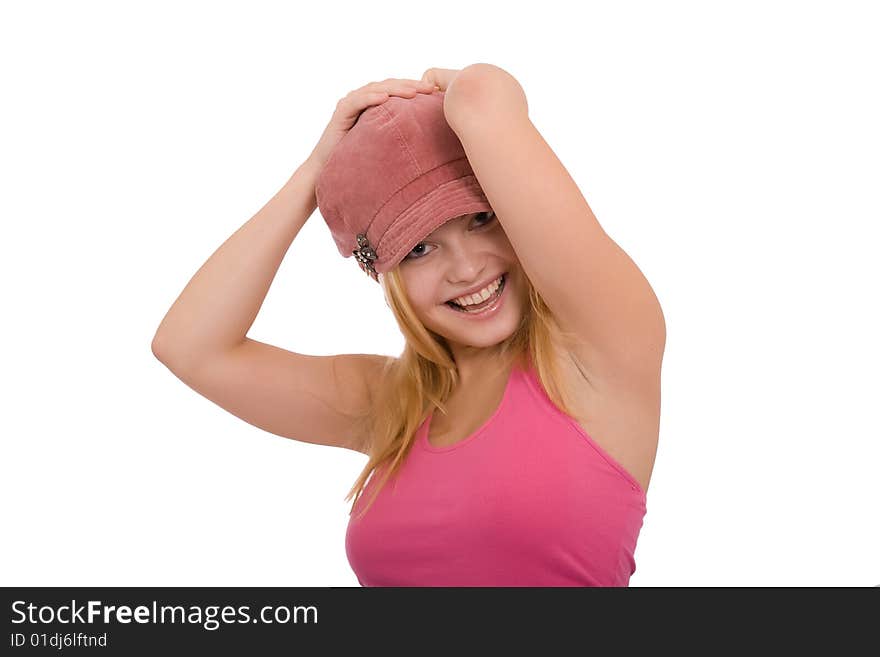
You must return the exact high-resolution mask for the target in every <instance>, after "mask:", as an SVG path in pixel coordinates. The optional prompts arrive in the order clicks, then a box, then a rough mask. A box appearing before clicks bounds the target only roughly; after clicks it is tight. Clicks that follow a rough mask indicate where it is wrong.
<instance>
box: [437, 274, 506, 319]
mask: <svg viewBox="0 0 880 657" xmlns="http://www.w3.org/2000/svg"><path fill="white" fill-rule="evenodd" d="M506 284H507V273H506V272H505V273H504V274H502V275H501V283H500V284H499V285H498V288H497V289H496V290H495V291H494V292H493V293H492V294H491V295H490V296H488V297H487V298H486V300H485V301H483V302H482V303H478V304H474V305H472V306H468V307H467V310H465V309H464V308H462V307H461V306H459V305H458V304H457V303H455V302H454V301H447V302H446V305H447V306H449V307H450V308H452V309H453V310H455V311H456V312H460V313H478V312H479V311H480V310H483V309H484V308H486V307H488V306H491V305H492V304H493V303H495V301H496V300H497V299H498V297H500V296H501V293H502V292H504V287H505V285H506Z"/></svg>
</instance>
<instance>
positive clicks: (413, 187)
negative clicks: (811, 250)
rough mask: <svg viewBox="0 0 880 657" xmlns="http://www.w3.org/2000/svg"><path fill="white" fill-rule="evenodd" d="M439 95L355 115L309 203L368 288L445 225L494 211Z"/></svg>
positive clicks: (389, 103) (395, 100)
mask: <svg viewBox="0 0 880 657" xmlns="http://www.w3.org/2000/svg"><path fill="white" fill-rule="evenodd" d="M444 97H445V93H444V92H442V91H435V92H434V93H432V94H423V93H417V94H416V95H415V97H413V98H401V97H399V96H391V97H389V98H388V100H386V101H385V102H384V103H382V104H381V105H373V106H371V107H368V108H367V109H365V110H364V111H363V112H361V114H360V116H359V117H358V119H357V121H356V122H355V124H354V126H352V128H351V129H350V130H349V131H348V132H347V133H346V134H345V135H344V136H343V137H342V139H340V141H339V143H338V144H336V147H335V148H334V149H333V152H332V153H331V154H330V158H329V159H328V160H327V162H326V164H325V165H324V168H323V169H322V170H321V172H320V174H319V176H318V181H317V185H316V187H315V195H316V198H317V201H318V209H319V210H320V212H321V216H323V217H324V220H325V221H326V222H327V226H328V227H329V228H330V232H331V234H332V235H333V239H334V240H335V241H336V246H337V248H338V249H339V253H341V254H342V255H343V256H344V257H346V258H350V257H351V256H352V255H354V256H355V257H356V258H357V261H358V264H359V265H360V268H361V269H362V270H363V271H365V272H366V273H367V274H368V275H369V276H371V277H372V278H373V280H375V281H377V282H378V280H379V277H378V274H384V273H386V272H388V271H389V270H391V269H394V267H396V266H397V265H398V264H399V263H400V262H401V261H402V260H403V259H404V258H405V257H406V255H407V254H408V253H409V252H410V251H412V249H413V248H414V247H415V246H416V245H417V244H418V243H419V242H421V241H422V240H424V239H425V238H426V237H427V236H428V235H429V234H430V233H431V232H432V231H434V230H435V229H436V228H438V227H439V226H441V225H443V224H444V223H446V222H447V221H449V220H450V219H454V218H455V217H459V216H461V215H464V214H470V213H472V212H487V211H489V210H491V209H492V206H491V205H489V201H488V199H487V198H486V195H485V194H484V193H483V190H482V188H481V187H480V183H479V182H477V178H476V176H475V175H474V172H473V169H471V165H470V163H469V162H468V160H467V157H466V156H465V153H464V148H463V147H462V145H461V142H460V141H459V139H458V136H457V135H456V134H455V132H453V130H452V128H450V127H449V124H448V123H447V122H446V117H445V115H444V114H443V99H444Z"/></svg>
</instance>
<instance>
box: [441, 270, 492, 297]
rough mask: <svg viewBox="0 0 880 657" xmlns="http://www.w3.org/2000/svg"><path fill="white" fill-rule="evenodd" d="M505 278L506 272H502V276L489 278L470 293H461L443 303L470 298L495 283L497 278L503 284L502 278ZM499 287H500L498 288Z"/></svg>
mask: <svg viewBox="0 0 880 657" xmlns="http://www.w3.org/2000/svg"><path fill="white" fill-rule="evenodd" d="M506 276H507V272H504V273H502V274H500V275H498V276H496V277H495V278H491V279H489V280H488V281H486V282H485V283H483V284H482V285H480V286H479V287H477V288H475V289H473V290H471V291H470V292H464V293H462V294H456V295H455V296H454V297H452V298H451V299H448V300H446V301H445V303H450V302H451V301H454V300H455V299H458V298H459V297H467V296H470V295H471V294H476V293H477V292H479V291H480V290H482V289H484V288H486V287H488V286H489V285H490V284H491V283H493V282H495V281H497V280H498V279H499V278H500V279H501V282H502V283H503V282H504V278H505V277H506ZM499 287H500V286H499ZM497 291H498V290H496V291H495V292H497ZM493 295H494V292H493Z"/></svg>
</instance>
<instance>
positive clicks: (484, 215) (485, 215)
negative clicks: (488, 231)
mask: <svg viewBox="0 0 880 657" xmlns="http://www.w3.org/2000/svg"><path fill="white" fill-rule="evenodd" d="M481 219H482V220H484V222H483V223H482V224H480V225H481V226H486V225H488V224H491V223H492V222H493V221H495V213H494V212H493V211H491V210H490V211H489V212H481V213H480V214H478V215H477V216H476V217H474V221H479V220H481Z"/></svg>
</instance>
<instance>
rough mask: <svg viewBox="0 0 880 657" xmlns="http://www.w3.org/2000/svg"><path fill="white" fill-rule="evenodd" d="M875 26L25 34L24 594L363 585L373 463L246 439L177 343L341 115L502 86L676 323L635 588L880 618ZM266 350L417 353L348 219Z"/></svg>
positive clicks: (776, 10) (11, 408) (446, 17)
mask: <svg viewBox="0 0 880 657" xmlns="http://www.w3.org/2000/svg"><path fill="white" fill-rule="evenodd" d="M872 4H873V3H869V2H864V3H856V2H823V3H816V2H766V1H762V2H745V3H744V2H736V3H733V2H730V3H705V2H663V3H649V2H643V3H633V2H614V3H611V2H607V3H572V2H562V1H556V2H550V1H544V2H540V3H537V4H535V3H531V2H530V3H519V4H515V3H503V4H502V3H476V2H444V3H428V4H425V3H422V4H418V3H412V2H393V3H392V2H377V3H376V2H374V3H360V2H349V3H338V2H337V3H332V2H330V3H282V2H271V3H270V2H246V3H245V2H240V3H229V2H223V3H220V2H202V3H195V2H162V3H157V2H150V3H146V2H144V3H116V2H100V3H99V2H77V3H62V2H58V3H46V2H28V3H4V4H3V8H2V10H0V61H2V62H3V64H2V87H3V91H2V96H3V101H2V103H0V113H2V116H0V118H2V121H0V131H2V134H0V137H2V141H0V143H2V146H0V151H2V153H0V167H2V170H0V176H2V177H0V180H2V182H0V185H2V194H0V213H2V226H3V236H2V239H0V243H2V246H0V249H2V252H0V255H2V258H0V267H2V274H3V277H2V280H3V321H2V324H0V331H2V336H0V337H2V341H3V358H2V361H3V364H2V370H3V377H2V384H0V385H2V386H3V389H2V392H3V415H2V417H3V424H2V445H3V454H2V460H0V468H2V470H0V475H2V476H0V482H2V483H0V495H2V505H3V506H2V518H0V521H2V526H3V540H2V542H0V551H2V555H0V556H2V558H0V580H2V584H4V585H16V586H19V585H21V586H27V585H34V586H49V585H69V586H76V585H94V586H129V585H131V586H134V585H150V586H162V585H181V586H189V585H192V586H197V585H205V586H226V585H231V586H244V585H254V586H357V580H356V578H355V576H354V573H353V572H352V571H351V569H350V567H349V564H348V561H347V559H346V555H345V548H344V538H345V530H346V525H347V522H348V511H349V508H350V503H349V502H345V501H344V499H343V498H344V497H345V495H346V493H347V492H348V490H349V488H350V487H351V485H352V484H353V483H354V480H355V477H356V476H357V474H358V473H359V472H360V470H361V468H362V467H363V466H364V465H365V463H366V456H364V455H361V454H358V453H355V452H351V451H348V450H344V449H339V448H330V447H322V446H317V445H311V444H308V443H302V442H297V441H294V440H288V439H284V438H281V437H279V436H276V435H274V434H271V433H268V432H265V431H263V430H261V429H258V428H256V427H254V426H252V425H249V424H247V423H246V422H244V421H242V420H240V419H238V418H237V417H235V416H233V415H231V414H230V413H228V412H226V411H224V410H223V409H221V408H220V407H219V406H216V405H215V404H213V403H212V402H210V401H208V400H207V399H205V398H203V397H201V396H199V395H198V394H197V393H196V392H194V391H193V390H192V389H190V388H189V387H187V386H186V385H185V384H184V383H182V382H181V381H180V380H178V379H177V378H176V377H175V376H174V375H173V374H172V373H171V372H170V371H169V370H167V369H166V368H165V367H164V366H163V365H162V364H161V363H160V362H159V361H157V360H156V359H155V358H154V356H153V354H152V352H151V349H150V343H151V341H152V338H153V335H154V332H155V330H156V328H157V327H158V325H159V322H160V321H161V319H162V317H163V316H164V314H165V312H166V311H167V310H168V308H169V307H170V306H171V304H172V303H173V301H174V300H175V299H176V298H177V295H178V294H179V293H180V292H181V290H182V289H183V287H184V286H185V285H186V283H187V282H188V281H189V279H190V277H191V276H192V275H193V274H194V273H195V272H196V270H197V269H198V268H199V267H200V266H201V264H202V263H203V262H204V261H205V260H206V259H207V258H208V257H209V256H210V255H211V254H212V253H213V252H214V250H215V249H216V248H217V247H218V246H219V245H220V244H221V243H222V242H223V241H224V240H225V239H226V238H227V237H228V236H229V235H231V234H232V233H233V232H234V231H235V230H236V229H237V228H239V227H240V226H241V225H242V224H243V223H245V222H246V221H247V220H248V219H249V218H250V217H252V216H253V215H254V214H255V213H256V212H257V211H258V210H259V209H260V208H261V207H262V206H263V204H264V203H265V202H266V201H268V200H269V198H271V196H272V195H273V194H274V193H275V192H276V191H278V189H279V188H280V187H281V186H282V185H283V184H284V182H285V181H286V180H287V178H288V177H289V176H290V175H291V173H292V172H293V170H294V169H295V168H296V167H297V166H298V165H299V164H300V163H301V162H302V161H303V160H304V159H305V158H306V157H307V156H308V154H309V153H310V152H311V149H312V147H313V146H314V144H315V143H316V141H317V139H318V137H319V136H320V134H321V132H322V131H323V129H324V126H325V125H326V123H327V121H329V119H330V116H331V114H332V112H333V110H334V107H335V104H336V102H337V100H338V99H339V98H341V97H342V96H343V95H345V94H346V93H347V92H348V91H350V90H352V89H354V88H356V87H360V86H362V85H364V84H366V83H367V82H370V81H373V80H381V79H384V78H388V77H400V78H415V79H418V78H420V77H421V75H422V73H423V72H424V71H425V69H427V68H429V67H440V68H456V69H458V68H463V67H465V66H467V65H469V64H472V63H475V62H488V63H493V64H496V65H498V66H501V67H502V68H505V69H506V70H508V71H509V72H510V73H512V74H513V75H514V76H515V77H516V78H517V79H518V80H519V81H520V83H521V84H522V86H523V88H524V89H525V91H526V94H527V96H528V99H529V108H530V116H531V119H532V121H533V123H534V124H535V125H536V126H537V127H538V129H539V130H540V131H541V133H542V134H543V135H544V138H545V139H546V140H547V142H548V143H549V144H550V145H551V147H552V148H553V149H554V151H555V152H556V153H557V155H558V156H559V157H560V159H561V160H562V161H563V163H564V164H565V165H566V167H567V168H568V170H569V171H570V172H571V174H572V175H573V177H574V178H575V180H576V181H577V182H578V184H579V186H580V188H581V190H582V191H583V193H584V195H585V197H586V198H587V200H588V201H589V203H590V205H591V207H592V209H593V211H594V212H595V214H596V216H597V217H598V219H599V221H600V223H601V224H602V225H603V226H604V227H605V229H606V231H607V232H608V233H609V234H610V235H611V236H612V237H613V238H614V239H615V240H616V241H617V242H618V244H620V245H621V247H623V248H624V250H626V251H627V253H629V255H630V256H631V257H632V258H633V260H635V262H636V263H637V264H638V265H639V267H640V268H641V269H642V271H643V272H644V273H645V275H646V276H647V277H648V280H649V281H650V282H651V284H652V286H653V288H654V290H655V292H656V294H657V296H658V297H659V299H660V301H661V304H662V306H663V310H664V314H665V317H666V321H667V331H668V338H667V349H666V355H665V358H664V367H663V400H662V418H661V433H660V443H659V448H658V453H657V460H656V465H655V469H654V474H653V478H652V480H651V484H650V487H649V489H648V501H647V505H648V512H647V515H646V516H645V522H644V526H643V528H642V532H641V535H640V538H639V543H638V548H637V551H636V563H637V570H636V573H635V574H634V575H633V577H632V579H631V581H630V584H631V585H632V586H661V585H662V586H684V585H693V586H713V585H723V586H741V585H756V586H760V585H767V586H782V585H794V586H806V585H823V586H825V585H828V586H830V585H853V586H874V585H877V584H880V530H878V511H877V508H878V504H877V503H878V498H880V494H878V492H877V479H876V478H877V470H878V457H880V447H878V434H880V431H878V422H877V408H878V403H877V398H878V392H880V390H878V367H880V354H878V348H877V336H878V335H880V326H878V324H880V322H878V309H877V296H878V295H877V291H876V281H877V280H878V269H880V266H878V264H877V250H878V241H877V228H876V227H877V224H878V220H880V201H878V194H877V193H878V182H880V159H878V153H880V134H878V121H877V117H878V116H880V97H878V96H880V94H878V91H880V86H878V85H877V64H878V62H880V42H878V40H877V38H876V36H877V34H878V32H880V24H878V21H877V20H876V19H875V18H874V15H873V14H872V9H873V7H872ZM575 11H576V12H577V13H576V14H575V13H574V12H575ZM248 335H249V336H250V337H252V338H254V339H257V340H261V341H264V342H269V343H272V344H275V345H278V346H280V347H284V348H287V349H291V350H294V351H298V352H301V353H309V354H315V355H327V354H333V353H384V354H390V355H398V354H399V353H400V352H401V350H402V349H403V337H402V335H401V334H400V333H399V331H398V329H397V325H396V323H395V322H394V318H393V316H392V315H391V312H390V310H388V308H387V307H386V305H385V303H384V299H383V297H382V293H381V289H380V288H379V286H378V285H376V284H375V283H374V282H372V281H371V280H370V279H368V278H367V277H366V276H365V275H364V274H363V273H362V272H361V271H360V269H358V267H357V265H356V263H355V261H354V259H353V258H352V259H343V258H342V257H340V256H339V254H338V252H337V251H336V247H335V245H334V244H333V242H332V239H331V237H330V234H329V231H328V230H327V227H326V224H325V223H324V222H323V219H322V217H321V215H320V214H319V213H318V212H317V211H316V212H315V214H313V215H312V217H311V219H310V220H309V221H308V222H307V224H306V225H305V227H304V228H303V230H302V231H301V232H300V235H299V237H297V239H296V240H295V242H294V244H293V245H292V246H291V248H290V250H289V251H288V254H287V256H286V258H285V260H284V262H283V263H282V265H281V268H280V270H279V272H278V275H277V277H276V279H275V281H274V283H273V285H272V287H271V289H270V290H269V294H268V296H267V298H266V301H265V303H264V305H263V308H262V310H261V311H260V314H259V315H258V317H257V319H256V321H255V323H254V325H253V327H252V328H251V330H250V331H249V332H248Z"/></svg>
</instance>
